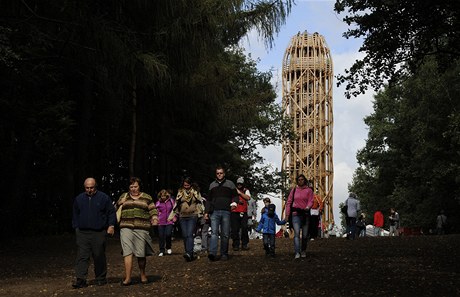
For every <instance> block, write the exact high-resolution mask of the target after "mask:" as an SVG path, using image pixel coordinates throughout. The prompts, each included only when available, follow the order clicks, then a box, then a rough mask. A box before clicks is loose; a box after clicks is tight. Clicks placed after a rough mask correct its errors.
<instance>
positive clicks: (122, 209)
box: [72, 167, 255, 288]
mask: <svg viewBox="0 0 460 297" xmlns="http://www.w3.org/2000/svg"><path fill="white" fill-rule="evenodd" d="M84 188H85V192H83V193H81V194H79V195H78V196H77V197H76V198H75V200H74V204H73V219H72V226H73V228H74V229H75V230H76V242H77V247H78V255H77V259H76V266H75V272H76V277H77V280H76V282H75V283H74V284H73V287H74V288H83V287H86V286H87V285H88V284H87V281H86V279H87V275H88V268H89V261H90V257H91V256H92V257H93V260H94V269H95V283H96V285H104V284H106V283H107V279H106V275H107V263H106V257H105V246H106V234H108V235H113V234H114V232H115V225H116V224H118V225H119V227H120V242H121V247H122V254H123V262H124V267H125V277H124V278H123V280H122V281H121V285H122V286H129V285H131V284H132V271H133V262H134V257H135V258H137V262H138V266H139V271H140V281H141V283H147V282H148V278H147V275H146V273H145V267H146V257H147V256H151V255H153V253H154V248H153V245H152V239H151V237H150V233H149V231H150V229H151V226H158V235H159V254H158V255H159V256H163V255H166V254H167V255H170V254H172V242H171V241H172V230H173V227H174V224H175V223H176V221H179V225H180V227H181V230H182V238H183V242H184V254H183V256H184V258H185V260H186V261H193V260H194V259H195V258H196V255H195V251H194V236H195V234H196V232H197V225H198V222H200V224H199V225H201V229H202V235H203V241H202V247H203V248H204V249H207V250H208V258H209V260H210V261H216V260H223V261H224V260H227V259H228V257H229V256H228V248H229V238H230V237H231V238H232V240H233V243H232V248H233V250H234V251H237V250H240V249H241V250H248V249H249V247H248V244H249V236H248V218H249V217H248V206H250V207H252V208H254V204H255V203H254V204H252V203H250V202H249V201H250V199H251V194H250V192H249V190H248V189H246V188H245V187H244V179H243V178H238V180H237V184H236V185H235V184H234V183H233V182H232V181H230V180H228V179H226V178H225V170H224V168H222V167H217V168H216V179H215V180H214V181H213V182H212V183H211V184H210V186H209V191H208V192H209V194H208V196H207V197H206V198H205V197H202V195H201V193H200V189H199V188H198V186H196V185H195V184H193V183H192V180H191V179H190V178H188V177H186V178H184V180H183V181H182V184H181V187H180V188H179V190H178V192H177V195H176V197H173V196H172V193H170V192H169V191H167V190H161V191H160V192H159V193H158V200H157V201H156V202H154V199H153V198H152V197H151V196H150V195H148V194H147V193H144V192H142V191H141V181H140V179H139V178H136V177H132V178H131V179H130V181H129V190H128V192H126V193H123V194H121V196H120V198H119V199H118V201H117V202H116V208H115V207H114V206H113V204H112V201H111V199H110V198H109V197H108V195H106V194H105V193H103V192H101V191H98V190H97V184H96V180H95V179H94V178H87V179H86V180H85V182H84ZM116 209H117V213H119V217H118V218H117V214H116ZM250 218H251V220H254V219H255V215H251V217H250ZM209 227H210V228H211V236H210V239H209V247H208V246H207V242H208V240H207V233H208V229H209ZM219 239H220V254H219V255H218V251H217V250H218V246H219Z"/></svg>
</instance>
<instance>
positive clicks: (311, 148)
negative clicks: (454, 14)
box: [282, 31, 334, 226]
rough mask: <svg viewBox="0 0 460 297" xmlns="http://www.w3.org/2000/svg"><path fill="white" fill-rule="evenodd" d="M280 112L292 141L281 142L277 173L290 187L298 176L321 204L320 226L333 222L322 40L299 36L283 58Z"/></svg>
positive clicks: (327, 62) (328, 70) (328, 69)
mask: <svg viewBox="0 0 460 297" xmlns="http://www.w3.org/2000/svg"><path fill="white" fill-rule="evenodd" d="M282 75H283V110H284V113H285V116H286V117H289V118H290V119H291V120H292V123H293V127H294V132H295V134H296V137H294V138H293V139H284V140H283V146H282V154H283V156H282V168H283V171H284V172H285V173H286V174H287V175H288V176H289V180H288V181H286V182H287V183H288V185H287V186H290V187H292V186H293V185H295V179H296V177H297V176H298V175H299V174H301V173H303V174H304V175H305V176H306V177H307V179H309V180H311V181H312V182H313V190H314V192H315V194H316V195H319V197H320V198H321V199H322V200H323V202H324V211H323V216H322V222H323V224H325V225H326V226H327V225H328V224H329V223H332V222H333V221H334V216H333V203H332V202H333V201H332V197H333V176H334V170H333V155H332V128H333V115H332V84H333V80H332V77H333V69H332V58H331V54H330V51H329V48H328V47H327V44H326V41H325V40H324V37H323V36H321V35H320V34H318V33H313V34H308V33H307V32H306V31H305V32H304V33H300V32H299V33H298V34H297V35H295V36H294V37H292V39H291V42H290V44H289V46H288V47H287V49H286V52H285V54H284V58H283V73H282Z"/></svg>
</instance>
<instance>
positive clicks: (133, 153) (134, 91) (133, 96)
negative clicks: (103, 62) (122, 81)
mask: <svg viewBox="0 0 460 297" xmlns="http://www.w3.org/2000/svg"><path fill="white" fill-rule="evenodd" d="M136 88H137V85H136V80H135V79H133V89H132V93H131V100H132V110H131V118H132V119H131V123H132V130H131V146H130V148H129V167H128V169H129V176H134V162H135V159H136V138H137V89H136Z"/></svg>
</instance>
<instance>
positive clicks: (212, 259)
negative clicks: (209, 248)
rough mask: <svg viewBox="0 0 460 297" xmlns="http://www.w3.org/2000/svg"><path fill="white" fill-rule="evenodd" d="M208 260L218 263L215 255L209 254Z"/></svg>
mask: <svg viewBox="0 0 460 297" xmlns="http://www.w3.org/2000/svg"><path fill="white" fill-rule="evenodd" d="M208 259H209V261H211V262H214V261H216V255H214V254H209V255H208Z"/></svg>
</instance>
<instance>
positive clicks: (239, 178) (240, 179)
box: [236, 177, 244, 184]
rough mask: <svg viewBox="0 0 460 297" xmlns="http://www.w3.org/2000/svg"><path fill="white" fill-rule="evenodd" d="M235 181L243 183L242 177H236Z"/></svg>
mask: <svg viewBox="0 0 460 297" xmlns="http://www.w3.org/2000/svg"><path fill="white" fill-rule="evenodd" d="M236 183H237V184H244V178H242V177H238V179H237V180H236Z"/></svg>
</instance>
